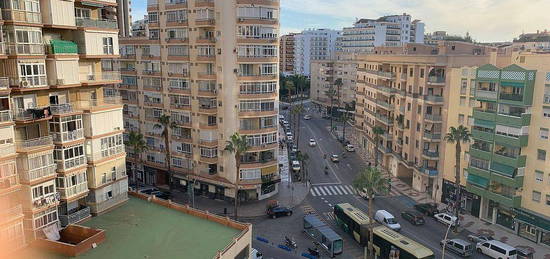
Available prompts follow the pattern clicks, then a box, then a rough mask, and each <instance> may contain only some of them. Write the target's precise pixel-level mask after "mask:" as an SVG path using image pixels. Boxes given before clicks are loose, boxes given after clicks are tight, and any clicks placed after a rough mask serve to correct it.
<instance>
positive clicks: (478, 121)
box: [474, 119, 495, 129]
mask: <svg viewBox="0 0 550 259" xmlns="http://www.w3.org/2000/svg"><path fill="white" fill-rule="evenodd" d="M474 125H475V126H480V127H484V128H490V129H494V128H495V122H494V121H487V120H481V119H474Z"/></svg>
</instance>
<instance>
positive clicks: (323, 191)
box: [317, 188, 327, 196]
mask: <svg viewBox="0 0 550 259" xmlns="http://www.w3.org/2000/svg"><path fill="white" fill-rule="evenodd" d="M317 191H319V192H321V193H323V196H325V195H327V194H326V193H325V190H323V189H321V188H319V189H317Z"/></svg>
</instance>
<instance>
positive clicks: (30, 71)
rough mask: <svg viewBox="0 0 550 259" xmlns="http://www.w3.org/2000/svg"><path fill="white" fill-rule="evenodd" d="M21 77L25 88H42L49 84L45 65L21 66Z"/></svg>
mask: <svg viewBox="0 0 550 259" xmlns="http://www.w3.org/2000/svg"><path fill="white" fill-rule="evenodd" d="M19 77H20V79H21V84H23V86H41V85H46V84H47V82H46V68H45V66H44V64H19ZM25 82H26V83H25ZM25 84H26V85H25Z"/></svg>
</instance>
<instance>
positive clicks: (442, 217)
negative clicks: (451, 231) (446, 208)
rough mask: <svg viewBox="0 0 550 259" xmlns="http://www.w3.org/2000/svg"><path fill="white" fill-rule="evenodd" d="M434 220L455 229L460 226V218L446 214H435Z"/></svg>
mask: <svg viewBox="0 0 550 259" xmlns="http://www.w3.org/2000/svg"><path fill="white" fill-rule="evenodd" d="M434 218H435V219H436V220H437V221H439V222H441V223H443V224H445V225H449V224H450V225H452V226H453V227H456V226H457V225H458V218H457V217H455V216H453V215H451V214H448V213H445V212H442V213H437V214H435V215H434Z"/></svg>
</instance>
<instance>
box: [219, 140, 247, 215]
mask: <svg viewBox="0 0 550 259" xmlns="http://www.w3.org/2000/svg"><path fill="white" fill-rule="evenodd" d="M249 149H250V146H249V145H248V141H247V140H246V136H244V135H240V134H239V133H237V132H235V133H234V134H233V135H231V137H229V140H228V141H226V145H225V149H224V150H225V151H229V152H230V153H233V154H234V155H235V168H236V169H237V171H236V172H235V220H236V219H237V215H238V214H237V209H238V207H239V198H238V194H239V171H240V169H241V156H242V155H243V154H244V153H246V152H247V151H248V150H249Z"/></svg>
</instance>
